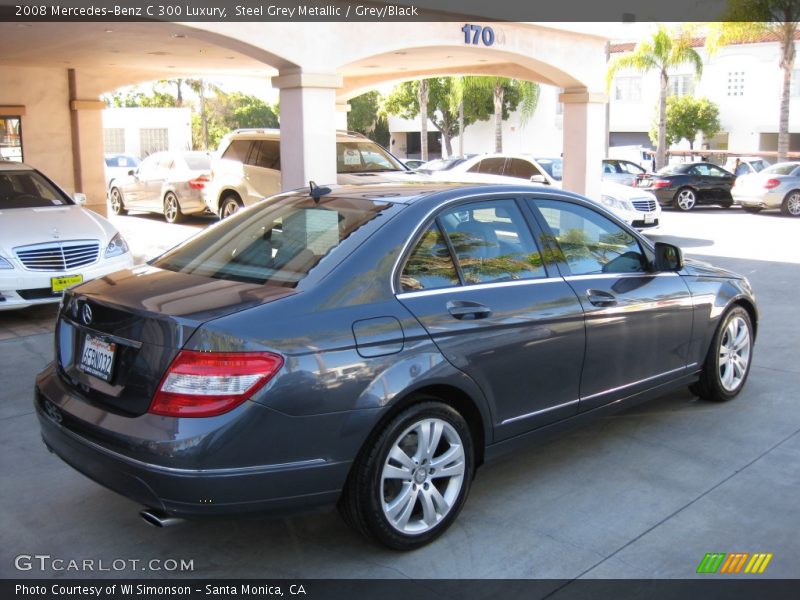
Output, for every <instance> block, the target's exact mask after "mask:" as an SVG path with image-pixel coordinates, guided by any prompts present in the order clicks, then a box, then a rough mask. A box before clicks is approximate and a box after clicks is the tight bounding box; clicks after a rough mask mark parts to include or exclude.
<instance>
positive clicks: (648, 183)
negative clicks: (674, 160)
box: [636, 162, 736, 211]
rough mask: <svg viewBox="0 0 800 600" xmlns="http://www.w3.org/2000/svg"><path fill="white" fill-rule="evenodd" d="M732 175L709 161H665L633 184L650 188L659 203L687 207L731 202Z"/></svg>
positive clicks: (733, 178) (687, 208)
mask: <svg viewBox="0 0 800 600" xmlns="http://www.w3.org/2000/svg"><path fill="white" fill-rule="evenodd" d="M734 181H736V176H735V175H734V174H733V173H730V172H728V171H726V170H725V169H723V168H721V167H718V166H717V165H715V164H712V163H706V162H697V163H684V164H676V165H668V166H666V167H664V168H662V169H660V170H659V171H658V172H657V173H655V174H649V173H648V174H645V175H640V176H639V177H638V178H637V181H636V186H637V187H640V188H642V189H645V190H647V191H648V192H653V194H655V196H656V198H658V202H659V203H660V204H661V206H669V207H673V208H676V209H678V210H683V211H689V210H692V209H693V208H694V207H695V206H697V205H698V204H716V205H718V206H724V207H726V208H727V207H730V206H732V205H733V197H732V196H731V188H732V187H733V183H734Z"/></svg>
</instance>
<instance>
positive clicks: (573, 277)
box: [564, 271, 680, 282]
mask: <svg viewBox="0 0 800 600" xmlns="http://www.w3.org/2000/svg"><path fill="white" fill-rule="evenodd" d="M632 277H680V274H678V273H677V272H676V271H658V272H655V273H651V272H648V271H643V272H638V273H637V272H633V273H595V274H594V275H592V274H587V275H567V276H565V277H564V280H565V281H567V282H569V281H586V280H588V279H630V278H632Z"/></svg>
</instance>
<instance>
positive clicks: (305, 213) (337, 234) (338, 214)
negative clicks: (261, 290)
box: [150, 196, 390, 287]
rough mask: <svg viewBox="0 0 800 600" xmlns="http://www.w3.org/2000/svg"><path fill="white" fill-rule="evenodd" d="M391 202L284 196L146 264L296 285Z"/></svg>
mask: <svg viewBox="0 0 800 600" xmlns="http://www.w3.org/2000/svg"><path fill="white" fill-rule="evenodd" d="M389 206H390V204H385V203H378V202H373V201H371V200H365V199H362V198H338V197H335V198H331V197H329V198H323V199H322V200H321V201H320V202H319V204H317V203H315V202H314V200H312V199H311V198H308V197H300V198H298V197H296V196H290V197H283V198H278V199H276V200H274V201H270V202H265V203H262V204H259V205H256V206H255V207H253V208H251V209H250V210H247V211H245V212H243V213H241V215H237V216H235V217H232V218H230V219H227V220H225V221H222V222H221V223H220V224H218V225H217V226H215V227H213V228H211V229H208V230H206V231H205V232H204V233H203V234H201V235H199V236H197V237H195V238H192V239H191V240H190V241H188V242H187V243H185V244H183V245H181V246H178V247H177V248H175V249H174V250H172V251H170V252H168V253H166V254H164V255H163V256H161V257H159V258H157V259H155V260H154V261H153V262H151V263H150V264H152V265H154V266H156V267H158V268H161V269H167V270H170V271H177V272H180V273H190V274H193V275H201V276H203V277H212V278H215V279H232V280H234V281H243V282H247V283H259V284H262V283H269V284H274V285H281V286H288V287H294V286H295V285H296V284H297V283H298V282H299V281H300V280H302V279H303V278H304V277H306V276H307V275H308V273H309V272H310V271H311V269H313V268H314V267H315V266H316V265H317V263H319V261H320V260H322V258H323V257H324V256H325V255H326V254H328V253H329V252H332V251H335V250H336V248H337V247H338V246H339V245H340V244H341V243H342V242H343V241H344V240H345V239H347V238H348V237H349V236H350V235H351V234H353V233H354V232H355V231H356V230H357V229H359V228H360V227H362V226H364V225H365V224H366V223H368V222H370V221H372V220H373V219H374V218H375V217H377V216H378V215H380V214H381V213H382V212H383V211H384V210H386V209H387V208H388V207H389Z"/></svg>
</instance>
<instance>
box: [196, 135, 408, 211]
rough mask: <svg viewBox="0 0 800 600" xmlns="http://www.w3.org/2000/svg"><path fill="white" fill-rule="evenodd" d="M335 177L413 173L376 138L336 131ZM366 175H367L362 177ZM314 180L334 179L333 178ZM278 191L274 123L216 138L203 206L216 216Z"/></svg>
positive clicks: (348, 179)
mask: <svg viewBox="0 0 800 600" xmlns="http://www.w3.org/2000/svg"><path fill="white" fill-rule="evenodd" d="M336 172H337V173H338V176H337V181H338V183H367V182H379V181H389V180H392V179H396V178H397V177H398V176H399V177H400V178H401V180H409V179H410V178H411V177H413V178H418V177H419V176H420V175H419V173H415V172H414V171H412V170H411V169H409V168H408V167H406V166H405V165H404V164H403V162H402V161H401V160H400V159H399V158H397V157H396V156H394V155H393V154H392V153H390V152H389V151H388V150H386V149H385V148H383V147H382V146H381V145H380V144H377V143H375V142H373V141H372V140H370V139H368V138H366V137H364V136H363V135H360V134H354V133H345V132H337V134H336ZM365 178H368V180H365ZM317 183H320V184H323V183H334V182H332V181H328V182H323V181H319V182H317ZM279 191H281V152H280V130H279V129H238V130H236V131H234V132H232V133H229V134H228V135H226V136H225V137H224V138H222V141H221V142H220V145H219V149H218V151H217V154H216V156H215V158H214V160H213V161H212V169H211V181H210V182H209V183H208V185H207V186H206V189H205V190H204V193H203V198H204V200H205V203H206V206H207V207H208V209H209V210H210V211H211V212H213V213H215V214H217V215H219V217H220V218H221V219H224V218H225V217H228V216H230V215H232V214H233V213H235V212H236V211H238V210H239V209H240V208H242V207H243V206H250V205H251V204H254V203H256V202H259V201H260V200H263V199H264V198H266V197H267V196H272V195H273V194H277V193H278V192H279Z"/></svg>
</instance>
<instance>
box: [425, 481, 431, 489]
mask: <svg viewBox="0 0 800 600" xmlns="http://www.w3.org/2000/svg"><path fill="white" fill-rule="evenodd" d="M423 487H424V488H425V489H426V490H427V489H428V488H429V487H430V484H429V483H428V482H427V481H426V482H425V485H424V486H423Z"/></svg>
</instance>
